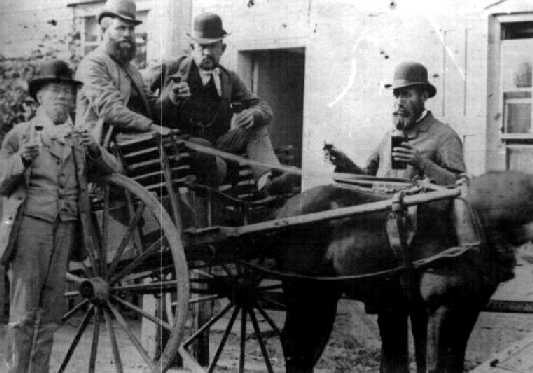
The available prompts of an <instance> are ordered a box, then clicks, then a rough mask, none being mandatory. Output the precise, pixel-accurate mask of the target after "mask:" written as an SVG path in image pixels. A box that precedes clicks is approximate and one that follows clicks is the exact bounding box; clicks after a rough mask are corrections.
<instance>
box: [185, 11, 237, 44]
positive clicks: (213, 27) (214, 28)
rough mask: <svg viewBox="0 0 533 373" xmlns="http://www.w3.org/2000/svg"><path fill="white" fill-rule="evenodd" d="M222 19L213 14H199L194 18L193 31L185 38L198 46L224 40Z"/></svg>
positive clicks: (225, 34)
mask: <svg viewBox="0 0 533 373" xmlns="http://www.w3.org/2000/svg"><path fill="white" fill-rule="evenodd" d="M227 35H228V33H227V32H226V31H225V30H224V27H223V25H222V19H221V18H220V17H219V16H218V14H215V13H201V14H199V15H197V16H196V17H195V18H194V23H193V29H192V32H191V33H187V36H189V38H191V39H192V40H193V41H195V42H197V43H199V44H211V43H214V42H217V41H219V40H222V39H224V38H225V37H226V36H227Z"/></svg>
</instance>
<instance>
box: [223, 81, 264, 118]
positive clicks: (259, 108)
mask: <svg viewBox="0 0 533 373" xmlns="http://www.w3.org/2000/svg"><path fill="white" fill-rule="evenodd" d="M228 73H229V74H230V78H231V82H232V84H231V85H232V92H231V101H247V102H251V103H252V104H251V106H250V107H249V108H248V109H247V111H249V112H250V113H251V114H252V116H253V118H254V126H266V125H268V124H270V121H271V120H272V109H271V108H270V105H268V104H267V103H266V102H265V101H264V100H262V99H261V98H259V97H257V96H255V95H254V94H252V93H251V92H250V91H249V90H248V88H246V85H245V84H244V82H243V81H242V80H241V79H240V78H239V77H238V76H237V74H235V73H234V72H232V71H228Z"/></svg>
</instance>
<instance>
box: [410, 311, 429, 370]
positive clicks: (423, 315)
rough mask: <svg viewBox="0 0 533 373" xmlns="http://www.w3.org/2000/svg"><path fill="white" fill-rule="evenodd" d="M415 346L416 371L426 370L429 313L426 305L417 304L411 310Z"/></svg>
mask: <svg viewBox="0 0 533 373" xmlns="http://www.w3.org/2000/svg"><path fill="white" fill-rule="evenodd" d="M409 315H410V318H411V329H412V333H413V340H414V346H415V359H416V371H417V372H418V373H425V372H426V367H427V364H426V357H427V332H428V315H427V311H426V308H425V307H424V305H416V306H414V307H413V308H412V309H411V311H410V312H409Z"/></svg>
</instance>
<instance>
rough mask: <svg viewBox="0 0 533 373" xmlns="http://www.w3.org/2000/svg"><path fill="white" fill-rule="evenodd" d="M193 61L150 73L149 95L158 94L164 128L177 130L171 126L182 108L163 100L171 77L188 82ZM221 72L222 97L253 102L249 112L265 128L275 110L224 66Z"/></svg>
mask: <svg viewBox="0 0 533 373" xmlns="http://www.w3.org/2000/svg"><path fill="white" fill-rule="evenodd" d="M192 64H194V60H193V59H192V57H190V56H181V57H180V58H178V59H176V60H174V61H170V62H165V63H163V64H162V65H161V66H156V67H153V68H152V69H151V70H150V71H149V73H148V79H147V84H148V87H149V89H150V91H151V92H152V93H154V94H157V93H159V96H160V98H159V101H158V104H157V105H158V108H160V110H161V111H160V113H161V124H162V125H167V126H168V127H175V125H172V124H171V123H172V122H173V121H174V123H175V121H176V120H177V119H178V118H179V107H178V106H176V105H174V104H173V103H172V102H171V101H170V100H169V99H168V98H167V97H162V95H161V93H162V92H163V90H164V88H165V87H166V86H167V85H168V84H169V83H170V78H169V77H170V76H171V75H174V74H178V75H180V76H181V77H182V79H184V80H188V79H189V73H190V71H191V66H192ZM218 67H219V68H220V96H221V98H222V99H226V100H227V101H228V102H234V101H252V102H253V103H252V105H251V106H250V108H249V110H251V111H252V114H253V116H254V123H255V124H256V125H257V126H259V127H261V126H266V125H268V124H269V123H270V121H271V120H272V109H271V108H270V106H269V105H268V104H267V103H266V102H265V101H263V100H262V99H259V98H258V97H257V96H255V95H253V94H252V93H251V92H250V91H249V90H248V88H246V86H245V85H244V82H243V81H242V80H241V79H240V78H239V77H238V75H237V74H236V73H235V72H233V71H231V70H228V69H226V68H224V67H222V66H218Z"/></svg>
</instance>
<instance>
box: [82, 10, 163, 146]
mask: <svg viewBox="0 0 533 373" xmlns="http://www.w3.org/2000/svg"><path fill="white" fill-rule="evenodd" d="M98 23H99V24H100V28H101V30H102V42H101V45H100V46H98V47H97V48H96V49H95V50H94V51H92V52H91V53H89V54H88V55H87V56H85V57H84V58H83V59H82V61H81V63H80V65H79V67H78V70H77V72H76V78H77V79H78V80H80V81H81V82H83V88H82V89H81V90H80V93H79V95H78V103H77V110H76V125H77V126H81V127H84V128H88V129H90V130H91V132H92V133H93V135H94V136H95V138H96V139H97V140H98V141H100V142H101V143H102V142H104V140H106V139H107V138H108V133H109V132H108V130H109V129H110V128H114V129H116V130H117V133H118V134H119V135H120V134H121V135H124V136H127V135H125V134H127V133H129V134H130V135H131V134H135V133H138V132H147V131H156V132H163V133H166V132H167V130H166V129H163V128H161V127H159V126H158V125H156V124H154V122H158V120H157V117H158V114H159V112H160V110H159V106H158V103H157V102H156V100H155V99H152V98H151V97H150V96H149V95H148V92H147V90H146V87H145V85H144V82H143V79H142V77H141V74H140V73H139V71H138V70H137V68H136V67H135V66H134V65H133V64H132V63H131V61H132V60H133V59H134V57H135V53H136V43H135V27H136V26H137V25H139V24H141V23H142V21H140V20H138V19H137V18H136V6H135V2H134V1H132V0H108V1H107V3H106V4H105V5H104V7H103V9H102V10H101V11H100V13H99V14H98ZM111 126H113V127H111Z"/></svg>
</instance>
